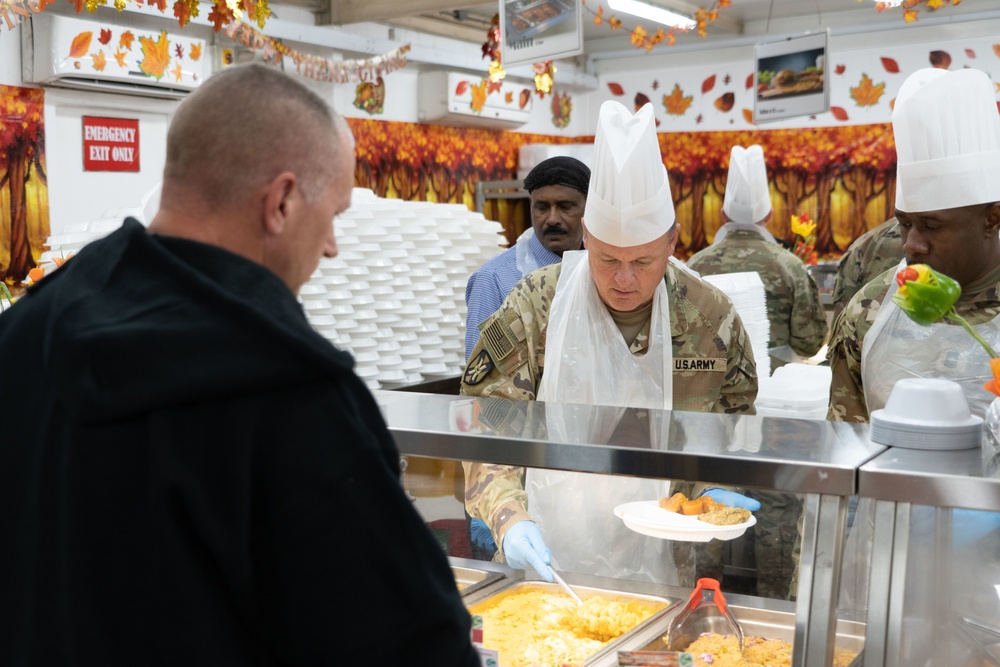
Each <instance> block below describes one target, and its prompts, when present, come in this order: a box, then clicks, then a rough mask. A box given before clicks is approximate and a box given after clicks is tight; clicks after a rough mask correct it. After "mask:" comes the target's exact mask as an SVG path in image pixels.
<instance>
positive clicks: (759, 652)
mask: <svg viewBox="0 0 1000 667" xmlns="http://www.w3.org/2000/svg"><path fill="white" fill-rule="evenodd" d="M743 645H744V646H745V649H744V651H743V655H740V645H739V642H737V641H736V637H734V636H732V635H720V634H716V633H714V632H706V633H704V634H702V635H701V636H700V637H699V638H698V639H697V640H695V641H694V642H692V643H691V645H690V646H688V647H687V649H686V650H687V652H688V653H691V654H692V655H693V656H694V664H695V667H791V665H792V645H791V644H790V643H789V642H786V641H784V640H781V639H764V638H763V637H745V638H744V641H743ZM856 655H857V654H856V653H854V652H853V651H849V650H847V649H846V648H839V647H838V648H835V649H834V654H833V667H847V665H849V664H851V660H853V659H854V657H855V656H856Z"/></svg>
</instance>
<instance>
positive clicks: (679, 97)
mask: <svg viewBox="0 0 1000 667" xmlns="http://www.w3.org/2000/svg"><path fill="white" fill-rule="evenodd" d="M693 100H694V96H693V95H691V96H688V97H684V91H682V90H681V86H680V84H679V83H675V84H674V89H673V91H672V92H671V93H670V94H669V95H664V96H663V108H664V109H666V110H667V113H668V114H670V115H671V116H683V115H684V114H685V113H686V112H687V110H688V107H690V106H691V102H692V101H693Z"/></svg>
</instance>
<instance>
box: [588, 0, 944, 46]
mask: <svg viewBox="0 0 1000 667" xmlns="http://www.w3.org/2000/svg"><path fill="white" fill-rule="evenodd" d="M938 1H939V2H943V1H946V0H938ZM958 1H959V2H961V0H958ZM581 2H582V3H583V7H584V9H586V10H587V11H588V12H589V13H590V14H591V16H593V17H594V25H606V26H608V27H609V28H611V29H612V30H618V29H620V28H621V27H622V22H621V20H619V19H618V18H617V17H616V16H614V15H611V16H608V17H605V16H604V6H603V5H597V10H596V11H595V10H593V9H591V8H590V7H589V6H588V5H587V0H581ZM952 2H954V0H952ZM732 4H733V3H732V0H715V3H714V4H713V5H712V7H711V8H710V9H699V10H698V11H697V12H696V13H695V15H694V22H695V26H694V27H693V28H678V27H673V26H672V27H668V28H666V29H664V28H657V29H656V30H655V31H654V32H653V33H652V34H649V33H648V32H647V31H646V29H645V28H643V27H642V24H637V25H636V26H635V27H634V28H632V30H630V31H629V41H631V43H632V45H633V46H634V47H636V48H637V49H645V50H646V53H649V52H650V51H652V50H653V47H654V46H657V45H658V44H662V43H663V42H666V43H667V45H668V46H673V45H674V42H676V41H677V35H678V33H683V32H690V31H691V30H696V31H697V32H698V36H699V37H701V38H702V39H704V38H705V37H706V36H708V24H709V23H711V22H713V21H715V20H716V19H717V18H718V17H719V10H720V9H724V8H726V7H730V6H732Z"/></svg>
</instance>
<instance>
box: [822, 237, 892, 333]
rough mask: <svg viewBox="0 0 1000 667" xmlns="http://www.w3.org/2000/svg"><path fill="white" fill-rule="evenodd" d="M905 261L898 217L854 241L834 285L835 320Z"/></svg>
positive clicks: (845, 255)
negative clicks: (869, 286) (871, 285)
mask: <svg viewBox="0 0 1000 667" xmlns="http://www.w3.org/2000/svg"><path fill="white" fill-rule="evenodd" d="M901 259H903V239H902V237H901V235H900V233H899V223H898V222H897V221H896V218H895V217H892V218H889V219H888V220H886V221H885V222H883V223H882V224H881V225H879V226H878V227H876V228H875V229H869V230H868V231H867V232H865V233H864V234H862V235H861V236H859V237H858V238H856V239H854V242H853V243H852V244H851V245H850V247H849V248H848V249H847V252H845V253H844V255H843V256H842V257H841V258H840V262H839V263H838V264H837V280H836V282H835V283H834V284H833V295H832V296H831V301H832V303H833V319H837V316H838V315H840V311H842V310H844V308H845V307H846V306H847V303H848V302H849V301H850V300H851V297H853V296H854V295H855V294H857V292H858V290H860V289H861V288H862V287H864V286H865V285H866V284H867V283H868V282H869V281H870V280H871V279H872V278H874V277H875V276H877V275H879V274H881V273H882V272H883V271H888V270H889V269H891V268H894V267H895V266H896V265H898V264H899V260H901Z"/></svg>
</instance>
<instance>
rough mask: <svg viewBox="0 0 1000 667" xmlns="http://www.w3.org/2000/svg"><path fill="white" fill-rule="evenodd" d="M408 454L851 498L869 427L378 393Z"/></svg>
mask: <svg viewBox="0 0 1000 667" xmlns="http://www.w3.org/2000/svg"><path fill="white" fill-rule="evenodd" d="M375 397H376V399H377V400H378V402H379V405H380V406H381V407H382V412H383V414H384V415H385V418H386V421H387V422H388V425H389V430H390V431H391V432H392V433H393V436H394V437H395V439H396V443H397V445H398V446H399V449H400V451H401V452H402V453H403V454H409V455H414V456H426V457H433V458H443V459H456V460H478V461H489V462H492V463H502V464H507V465H518V466H528V467H534V468H553V469H558V470H574V471H579V472H593V473H607V474H613V475H626V476H635V477H652V478H659V479H684V480H692V481H701V482H707V483H712V484H729V485H736V486H751V487H760V488H766V489H774V490H778V491H788V492H792V493H818V494H828V495H838V496H851V495H854V494H856V493H857V490H858V489H857V470H858V468H859V467H860V466H861V465H863V464H864V463H865V462H867V461H869V460H871V459H873V458H874V457H876V456H877V455H879V454H881V453H883V452H885V451H886V449H887V448H886V447H883V446H882V445H876V444H872V443H871V442H869V441H868V437H867V426H865V425H860V424H846V423H837V422H828V421H818V420H804V419H803V420H799V419H778V418H773V417H756V416H749V415H722V414H705V413H698V412H681V411H669V410H640V409H634V408H609V407H600V406H589V405H569V404H549V405H546V404H545V403H543V402H539V401H512V400H507V399H503V398H472V397H466V396H442V395H436V394H419V393H411V392H398V391H376V392H375Z"/></svg>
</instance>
